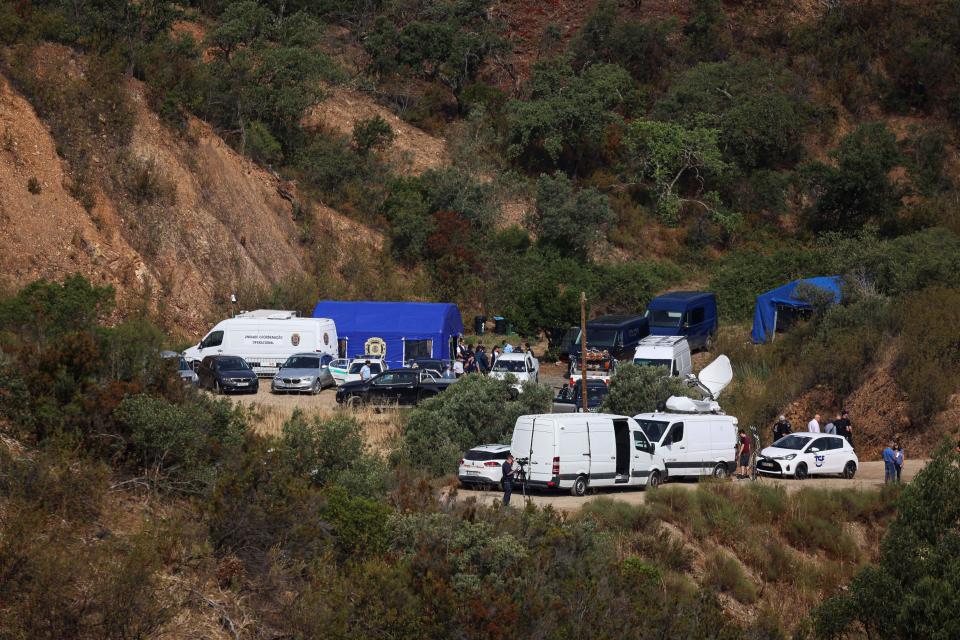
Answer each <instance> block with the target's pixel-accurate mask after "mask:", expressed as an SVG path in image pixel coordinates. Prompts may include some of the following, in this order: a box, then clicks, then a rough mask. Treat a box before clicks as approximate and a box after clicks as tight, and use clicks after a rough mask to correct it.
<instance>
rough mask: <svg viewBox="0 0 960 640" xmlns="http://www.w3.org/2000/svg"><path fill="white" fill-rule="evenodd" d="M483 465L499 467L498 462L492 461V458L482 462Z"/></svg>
mask: <svg viewBox="0 0 960 640" xmlns="http://www.w3.org/2000/svg"><path fill="white" fill-rule="evenodd" d="M483 466H485V467H499V466H500V464H499V463H497V462H494V461H493V460H489V461H487V462H484V463H483Z"/></svg>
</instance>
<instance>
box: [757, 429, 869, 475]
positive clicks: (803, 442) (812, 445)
mask: <svg viewBox="0 0 960 640" xmlns="http://www.w3.org/2000/svg"><path fill="white" fill-rule="evenodd" d="M859 466H860V459H859V458H858V457H857V454H856V452H855V451H854V450H853V447H851V446H850V443H849V442H847V439H846V438H844V437H842V436H832V435H824V434H822V433H806V432H801V433H791V434H790V435H788V436H785V437H783V438H780V439H779V440H777V441H776V442H774V443H773V445H771V446H769V447H767V448H765V449H763V450H762V451H761V452H760V454H759V455H758V456H757V471H758V472H760V473H763V474H767V475H773V476H789V475H792V476H793V477H794V478H796V479H797V480H803V479H804V478H806V477H807V476H810V475H825V474H839V475H842V476H843V477H844V478H853V477H854V476H855V475H856V474H857V468H858V467H859Z"/></svg>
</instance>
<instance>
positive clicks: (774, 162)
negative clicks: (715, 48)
mask: <svg viewBox="0 0 960 640" xmlns="http://www.w3.org/2000/svg"><path fill="white" fill-rule="evenodd" d="M653 114H654V116H655V117H657V118H659V119H662V120H670V121H673V122H678V123H681V124H684V125H685V126H688V127H694V126H696V127H702V128H713V129H718V130H719V131H720V138H719V144H720V149H721V150H722V151H723V153H724V157H725V158H727V159H728V160H730V161H732V162H735V163H736V164H737V165H738V166H740V167H741V168H742V169H744V170H747V171H750V170H753V169H757V168H777V167H779V166H781V165H783V164H786V163H792V162H795V161H796V160H797V159H798V158H799V157H800V156H801V138H802V136H803V134H804V132H806V131H807V130H808V129H809V128H810V126H811V125H812V124H813V121H814V113H813V110H812V108H811V107H810V105H809V104H808V100H807V98H806V97H805V95H804V92H803V91H802V90H801V89H800V82H799V79H798V78H797V77H796V76H795V75H793V74H792V73H791V72H789V71H787V70H785V69H783V68H780V67H777V66H775V65H770V64H769V63H768V62H766V61H764V60H760V59H756V60H746V61H742V60H730V61H727V62H718V63H703V64H699V65H697V66H695V67H693V68H692V69H690V70H688V71H686V72H684V73H683V74H682V75H681V76H680V77H679V78H677V80H676V81H675V82H674V83H673V84H672V85H671V87H670V89H669V91H668V92H667V94H666V95H665V96H664V97H663V99H661V100H660V101H659V102H658V103H657V104H656V106H655V107H654V110H653Z"/></svg>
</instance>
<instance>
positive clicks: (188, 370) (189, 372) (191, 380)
mask: <svg viewBox="0 0 960 640" xmlns="http://www.w3.org/2000/svg"><path fill="white" fill-rule="evenodd" d="M160 356H161V357H162V358H167V359H170V360H172V359H174V358H176V360H177V373H178V374H179V375H180V379H181V380H183V383H184V384H185V385H188V386H190V385H195V384H197V372H196V371H194V370H193V368H192V367H191V366H190V365H189V364H187V360H186V359H185V358H184V357H183V356H182V355H181V354H179V353H177V352H176V351H161V352H160Z"/></svg>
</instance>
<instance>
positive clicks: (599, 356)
mask: <svg viewBox="0 0 960 640" xmlns="http://www.w3.org/2000/svg"><path fill="white" fill-rule="evenodd" d="M580 361H581V358H580V354H579V353H577V355H576V357H574V356H572V355H571V356H570V372H569V374H568V376H567V378H568V380H567V382H568V383H569V384H570V385H571V386H572V385H574V384H576V383H577V382H579V381H580V379H581V378H582V375H581V369H580ZM586 369H587V379H588V380H602V381H603V382H605V383H607V384H609V383H610V377H611V376H612V375H613V374H615V373H616V372H617V359H616V358H614V357H613V356H612V355H611V354H610V353H609V352H608V351H598V350H595V349H587V357H586Z"/></svg>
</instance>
